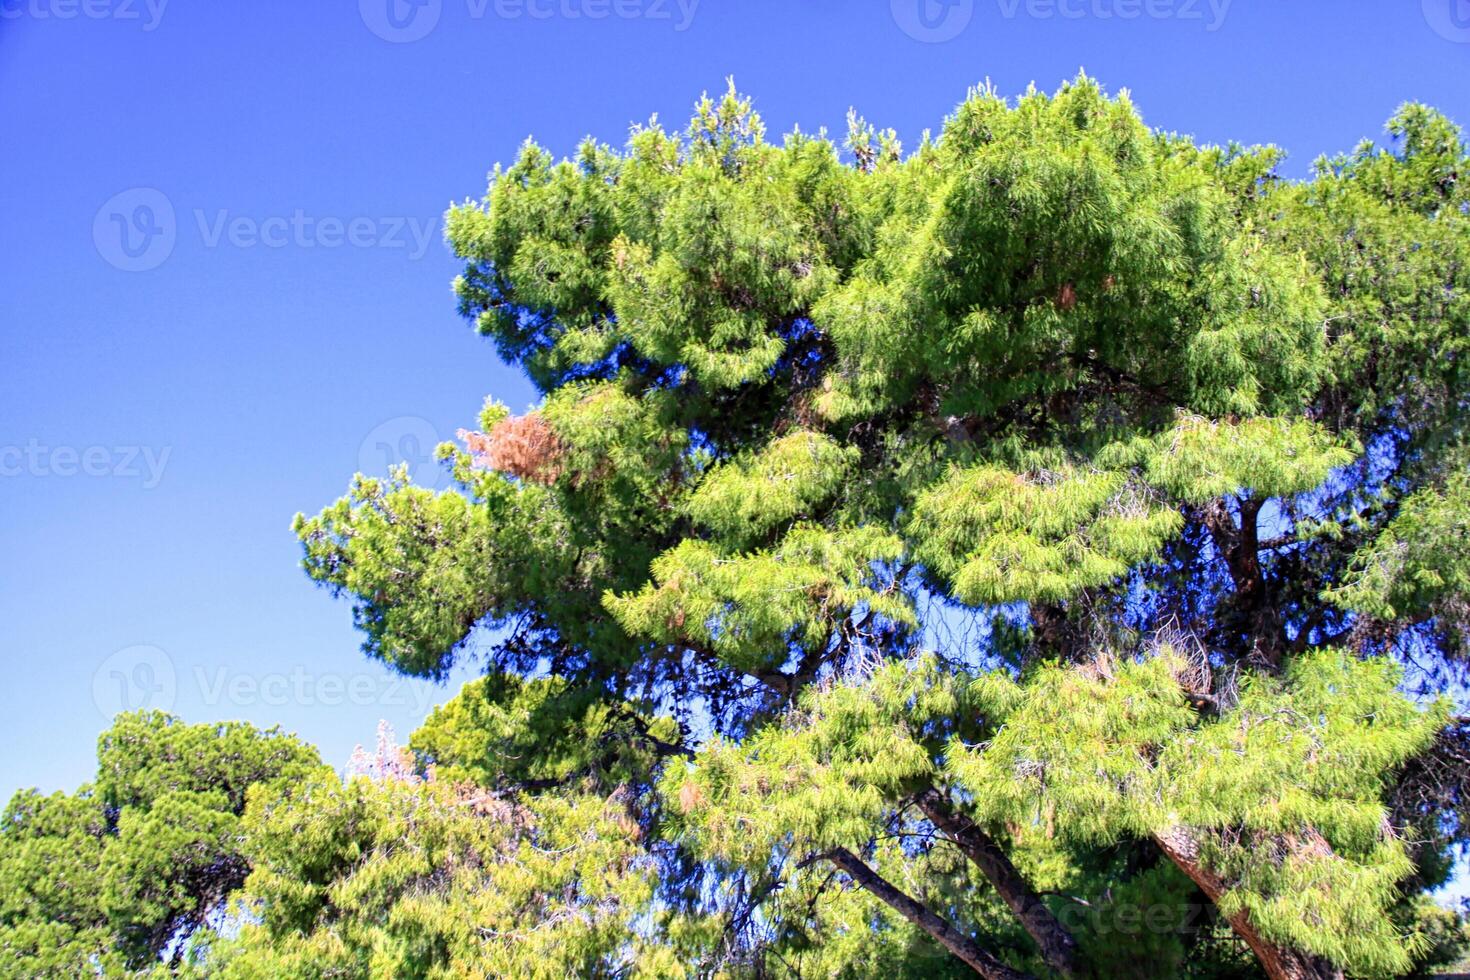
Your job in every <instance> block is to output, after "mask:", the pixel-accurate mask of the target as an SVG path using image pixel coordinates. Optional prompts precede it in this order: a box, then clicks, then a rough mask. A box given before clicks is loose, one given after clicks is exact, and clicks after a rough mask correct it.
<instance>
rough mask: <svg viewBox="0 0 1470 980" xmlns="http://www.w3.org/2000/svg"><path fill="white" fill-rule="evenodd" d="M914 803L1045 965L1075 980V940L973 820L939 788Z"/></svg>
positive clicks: (925, 792) (920, 794) (998, 846)
mask: <svg viewBox="0 0 1470 980" xmlns="http://www.w3.org/2000/svg"><path fill="white" fill-rule="evenodd" d="M914 800H915V802H916V803H918V805H919V809H920V810H922V811H923V812H924V816H926V817H928V818H929V822H930V823H932V824H934V826H935V827H937V828H938V829H939V832H940V833H941V834H943V835H944V836H945V837H947V838H949V839H950V840H951V841H953V842H954V843H955V845H956V846H958V847H959V849H960V850H961V851H963V852H964V854H965V856H966V857H968V858H969V859H970V860H971V861H973V862H974V863H975V866H976V867H978V868H979V869H980V872H981V873H982V874H984V875H985V877H986V878H987V879H988V880H989V881H990V884H991V885H992V886H994V888H995V890H996V892H997V893H998V894H999V895H1000V897H1001V898H1002V899H1003V900H1004V901H1005V903H1006V905H1008V906H1009V907H1010V909H1011V911H1012V912H1014V913H1015V915H1016V918H1018V919H1020V920H1021V925H1022V926H1023V927H1025V929H1026V932H1027V934H1028V935H1030V936H1031V939H1032V940H1033V941H1034V942H1035V943H1036V947H1037V949H1039V950H1040V951H1041V958H1042V960H1044V961H1045V963H1046V965H1047V966H1049V967H1051V968H1052V969H1053V970H1055V971H1056V972H1057V973H1060V974H1061V975H1062V976H1074V975H1075V974H1076V972H1077V943H1076V940H1074V939H1073V938H1072V935H1071V933H1069V932H1068V931H1067V930H1066V928H1064V927H1063V926H1062V924H1061V923H1060V922H1059V921H1057V918H1056V916H1054V915H1052V912H1051V909H1049V908H1047V907H1046V904H1045V903H1044V902H1042V900H1041V896H1040V895H1038V894H1036V892H1035V890H1034V889H1032V887H1031V884H1030V883H1029V882H1028V881H1027V880H1026V879H1025V878H1024V877H1023V876H1022V875H1021V872H1020V871H1018V870H1016V866H1015V865H1014V864H1012V863H1011V859H1010V858H1008V857H1006V854H1005V852H1004V851H1002V850H1001V848H1000V845H999V844H997V843H996V842H995V841H994V840H993V839H992V838H991V837H990V835H989V834H987V833H985V831H984V830H982V829H980V827H979V826H978V825H977V824H976V823H975V822H974V821H973V820H971V819H970V818H969V817H967V816H965V815H964V814H963V813H960V812H959V811H957V810H955V808H954V807H953V806H952V805H951V804H950V801H949V798H948V797H947V796H945V795H944V794H943V793H941V792H940V791H939V790H938V789H936V788H935V787H933V786H928V787H925V788H924V789H923V790H922V791H921V792H920V793H919V794H918V795H917V796H916V797H915V798H914Z"/></svg>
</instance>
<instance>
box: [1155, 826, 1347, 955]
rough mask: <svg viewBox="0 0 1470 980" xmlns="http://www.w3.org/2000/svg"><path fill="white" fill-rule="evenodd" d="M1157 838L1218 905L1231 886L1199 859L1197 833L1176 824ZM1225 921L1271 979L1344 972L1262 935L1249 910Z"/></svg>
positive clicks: (1166, 851)
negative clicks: (1253, 954)
mask: <svg viewBox="0 0 1470 980" xmlns="http://www.w3.org/2000/svg"><path fill="white" fill-rule="evenodd" d="M1154 841H1155V842H1156V843H1157V844H1158V845H1159V849H1160V850H1162V851H1163V852H1164V854H1165V856H1166V857H1168V858H1169V860H1171V861H1173V862H1174V863H1175V864H1176V865H1178V867H1179V870H1180V871H1183V872H1184V873H1185V874H1186V875H1188V876H1189V877H1190V879H1191V880H1192V881H1193V882H1194V883H1195V884H1196V885H1198V886H1199V887H1200V890H1201V891H1203V892H1204V893H1205V895H1207V896H1208V897H1209V899H1210V901H1211V902H1214V903H1215V904H1216V905H1217V906H1218V905H1219V902H1220V896H1221V895H1223V894H1224V893H1225V892H1226V891H1227V890H1228V889H1229V887H1230V885H1229V883H1228V882H1226V881H1225V880H1224V879H1223V878H1221V877H1220V876H1219V875H1217V874H1216V873H1215V872H1213V871H1211V870H1210V869H1209V868H1207V867H1205V865H1204V863H1203V862H1202V861H1201V860H1200V842H1199V839H1198V837H1196V836H1195V834H1194V832H1192V831H1190V830H1189V829H1188V828H1185V827H1175V828H1173V829H1171V830H1168V831H1165V832H1163V833H1159V834H1155V835H1154ZM1226 921H1228V922H1229V923H1230V928H1232V929H1234V930H1235V934H1236V935H1237V936H1239V937H1240V938H1241V939H1243V940H1245V943H1246V945H1247V946H1249V947H1250V948H1251V951H1252V952H1253V953H1255V954H1256V958H1257V959H1259V960H1260V961H1261V966H1262V967H1264V968H1265V970H1266V975H1267V976H1268V977H1270V978H1271V980H1342V971H1341V970H1340V969H1338V968H1337V967H1335V966H1333V965H1332V964H1331V963H1329V962H1327V961H1326V960H1324V959H1322V958H1321V957H1319V956H1312V955H1309V954H1307V953H1303V952H1300V951H1299V950H1295V949H1292V948H1290V947H1288V946H1280V945H1277V944H1276V943H1274V942H1272V941H1271V940H1269V939H1267V938H1266V937H1264V936H1262V935H1261V934H1260V932H1259V931H1257V929H1256V927H1255V923H1253V922H1252V921H1251V917H1250V913H1249V912H1244V911H1242V912H1238V913H1236V914H1235V915H1233V916H1227V917H1226Z"/></svg>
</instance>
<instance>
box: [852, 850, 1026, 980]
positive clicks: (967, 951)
mask: <svg viewBox="0 0 1470 980" xmlns="http://www.w3.org/2000/svg"><path fill="white" fill-rule="evenodd" d="M824 856H825V857H826V858H827V860H829V861H831V862H832V863H833V864H835V865H837V867H839V868H841V869H842V870H843V871H845V872H846V873H847V875H848V877H850V878H851V879H852V880H853V881H855V882H857V884H859V885H861V886H862V887H863V888H865V889H867V890H868V891H869V892H871V893H872V894H873V895H874V896H875V897H877V898H879V899H881V900H882V901H883V902H884V903H886V904H887V905H888V906H889V907H890V908H892V909H893V910H894V911H895V912H897V913H898V914H899V915H902V916H903V917H904V918H905V919H908V920H909V921H910V922H912V923H913V924H914V925H916V926H918V927H919V928H920V929H923V930H924V931H925V932H926V933H928V934H929V935H930V936H932V937H934V939H935V941H936V942H938V943H939V944H940V945H941V946H943V947H944V948H945V949H947V950H949V951H950V952H951V953H953V954H954V955H955V956H958V957H959V958H960V959H961V960H963V961H964V962H965V963H966V964H967V965H968V966H969V967H970V968H971V969H972V970H974V971H975V972H976V973H978V974H980V975H981V976H982V977H985V978H986V980H1031V978H1030V977H1029V976H1028V975H1027V974H1025V973H1021V972H1020V971H1019V970H1013V969H1011V968H1010V967H1008V966H1006V965H1005V964H1004V963H1002V962H1001V961H1000V960H998V959H996V958H995V957H994V956H992V955H991V954H990V953H987V952H986V951H985V950H984V949H982V948H981V947H980V944H979V943H977V942H975V940H973V939H971V938H970V937H969V936H967V935H965V934H964V933H963V932H961V931H960V930H958V929H956V928H955V927H954V926H953V925H951V924H950V923H949V922H948V921H946V920H945V919H943V918H941V917H940V916H938V915H935V914H934V913H933V912H931V911H929V909H928V908H927V907H925V906H924V905H923V904H922V903H920V902H918V901H917V900H915V899H913V898H910V897H909V896H908V895H906V894H904V893H903V892H901V891H899V890H898V889H897V888H895V887H893V885H891V884H889V883H888V881H887V880H886V879H885V878H883V877H882V876H881V875H879V874H878V872H876V871H874V870H873V869H872V868H870V867H868V866H867V864H865V863H864V862H863V860H862V859H861V858H859V857H858V856H857V855H856V854H854V853H852V852H851V851H849V850H847V849H846V848H842V847H839V848H837V849H836V850H833V851H829V852H827V854H825V855H824Z"/></svg>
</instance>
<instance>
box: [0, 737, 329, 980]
mask: <svg viewBox="0 0 1470 980" xmlns="http://www.w3.org/2000/svg"><path fill="white" fill-rule="evenodd" d="M97 762H98V765H97V780H96V782H95V783H93V784H91V785H88V786H84V787H82V788H81V789H80V790H78V791H77V792H76V793H74V794H66V793H56V794H53V795H51V796H42V795H41V794H40V793H37V792H35V791H25V792H21V793H18V794H17V795H16V796H15V798H14V799H13V800H11V802H10V805H9V806H8V807H6V809H5V813H4V816H3V818H0V976H4V977H14V978H17V980H19V978H23V977H25V978H34V977H76V976H84V975H88V974H91V973H93V972H96V973H98V974H100V975H105V976H124V975H132V974H134V973H136V974H138V975H144V974H147V973H149V972H150V971H151V970H152V969H153V968H154V967H155V966H157V965H158V964H159V963H160V961H161V960H162V959H167V960H169V961H171V962H173V963H175V964H178V963H182V962H184V961H185V960H186V959H187V957H188V955H189V942H190V940H191V938H199V937H200V936H202V935H203V934H204V933H206V932H207V929H206V928H205V927H206V926H207V925H208V924H209V918H210V916H212V915H217V914H218V913H220V912H221V911H222V910H223V908H224V906H225V904H226V902H227V901H228V899H229V897H230V896H231V894H232V893H233V892H234V891H235V890H236V889H238V888H239V887H240V886H241V884H243V882H244V880H245V876H246V874H247V873H248V872H249V870H250V864H249V859H248V857H247V855H246V854H245V851H244V848H243V847H242V824H241V817H242V815H243V813H244V810H245V807H246V801H247V798H248V797H249V796H250V794H251V793H253V792H256V791H257V790H261V789H264V790H266V791H268V790H269V789H270V788H272V787H275V786H278V785H281V784H282V783H286V782H289V781H291V780H294V779H297V778H300V777H301V776H302V775H304V774H305V773H307V772H309V771H311V770H312V769H314V768H315V767H316V766H317V765H318V764H319V762H318V758H317V754H316V751H315V750H314V749H312V748H310V747H308V746H305V745H302V744H301V743H300V742H298V741H297V740H296V739H294V738H292V737H290V736H287V735H284V734H282V733H281V732H280V731H279V730H276V729H271V730H269V731H260V730H258V729H255V728H252V727H251V726H249V725H246V724H243V723H229V724H219V725H185V724H184V723H182V722H181V721H180V720H179V719H177V718H175V717H173V716H170V715H165V714H162V713H159V712H152V713H137V714H130V715H119V716H118V718H117V720H116V722H115V723H114V724H113V726H112V727H111V728H110V729H108V731H106V732H104V733H103V735H102V737H101V739H100V740H99V742H98V749H97Z"/></svg>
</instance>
